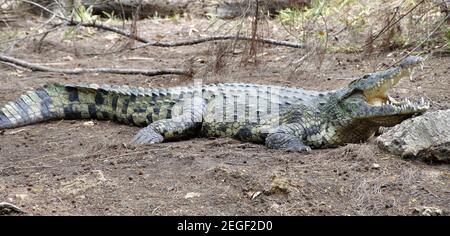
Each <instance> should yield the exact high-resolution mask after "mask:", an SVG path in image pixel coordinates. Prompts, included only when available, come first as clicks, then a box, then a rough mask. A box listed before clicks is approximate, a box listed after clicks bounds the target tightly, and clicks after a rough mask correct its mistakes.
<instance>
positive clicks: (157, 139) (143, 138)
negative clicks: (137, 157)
mask: <svg viewBox="0 0 450 236" xmlns="http://www.w3.org/2000/svg"><path fill="white" fill-rule="evenodd" d="M163 140H164V137H163V136H162V135H161V134H159V133H158V132H156V131H155V130H154V129H153V128H152V127H145V128H143V129H141V130H139V132H138V133H137V134H136V136H134V138H133V140H131V144H133V145H143V144H154V143H161V142H162V141H163Z"/></svg>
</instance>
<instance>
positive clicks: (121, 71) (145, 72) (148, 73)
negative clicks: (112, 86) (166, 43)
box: [0, 54, 193, 76]
mask: <svg viewBox="0 0 450 236" xmlns="http://www.w3.org/2000/svg"><path fill="white" fill-rule="evenodd" d="M0 61H3V62H8V63H12V64H14V65H18V66H21V67H24V68H28V69H30V70H32V71H43V72H55V73H63V74H84V73H111V74H127V75H129V74H141V75H145V76H156V75H168V74H173V75H185V76H192V74H193V72H192V71H186V70H182V69H160V70H141V69H126V68H74V69H59V68H51V67H46V66H42V65H39V64H35V63H30V62H27V61H23V60H20V59H17V58H13V57H9V56H5V55H1V54H0Z"/></svg>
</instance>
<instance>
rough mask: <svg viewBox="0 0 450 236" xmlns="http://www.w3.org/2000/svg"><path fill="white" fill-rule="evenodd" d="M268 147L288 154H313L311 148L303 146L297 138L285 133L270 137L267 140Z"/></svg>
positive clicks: (274, 134)
mask: <svg viewBox="0 0 450 236" xmlns="http://www.w3.org/2000/svg"><path fill="white" fill-rule="evenodd" d="M266 146H267V147H268V148H273V149H279V150H285V151H288V152H300V153H308V152H311V148H310V147H309V146H306V145H305V144H303V143H302V142H301V141H300V140H299V139H298V138H297V137H295V136H293V135H288V134H284V133H273V134H271V135H269V136H268V137H267V139H266Z"/></svg>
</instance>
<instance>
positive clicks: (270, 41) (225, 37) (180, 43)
mask: <svg viewBox="0 0 450 236" xmlns="http://www.w3.org/2000/svg"><path fill="white" fill-rule="evenodd" d="M219 40H248V41H251V40H256V41H257V42H262V43H266V44H272V45H277V46H285V47H291V48H304V45H303V44H299V43H294V42H289V41H283V40H277V39H269V38H255V39H253V37H246V36H236V35H222V36H212V37H206V38H200V39H193V40H183V41H178V42H160V41H151V42H148V43H145V44H143V45H139V46H136V47H134V48H131V49H132V50H135V49H138V48H143V47H147V46H155V47H179V46H189V45H194V44H200V43H205V42H210V41H219Z"/></svg>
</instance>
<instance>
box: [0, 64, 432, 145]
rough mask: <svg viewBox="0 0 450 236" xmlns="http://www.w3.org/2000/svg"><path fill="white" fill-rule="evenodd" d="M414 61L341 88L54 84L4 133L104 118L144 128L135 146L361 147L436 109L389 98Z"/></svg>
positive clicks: (23, 99) (32, 96)
mask: <svg viewBox="0 0 450 236" xmlns="http://www.w3.org/2000/svg"><path fill="white" fill-rule="evenodd" d="M422 63H423V59H422V58H421V57H419V56H409V57H407V58H405V59H404V60H402V61H401V62H400V63H399V64H398V65H397V66H395V67H391V68H389V69H386V70H384V71H378V72H374V73H368V74H365V75H363V76H362V77H359V78H357V79H355V80H353V81H351V82H350V83H349V84H348V85H347V86H345V87H342V88H340V89H336V90H327V91H308V90H304V89H301V88H292V87H283V86H273V85H260V84H240V83H227V84H200V83H194V85H192V86H184V87H183V86H180V87H170V88H142V87H129V86H125V85H97V84H85V83H78V84H59V83H51V84H46V85H44V86H42V87H40V88H38V89H35V90H32V91H28V92H26V93H24V94H23V95H21V96H20V97H18V98H17V99H16V100H14V101H11V102H9V103H7V104H4V106H3V107H2V108H1V109H0V129H10V128H16V127H19V126H24V125H29V124H34V123H37V122H42V121H47V120H55V119H99V120H112V121H116V122H119V123H123V124H128V125H135V126H140V127H143V128H142V129H140V130H139V131H138V133H137V134H136V135H135V137H134V138H133V139H132V140H131V143H132V144H133V145H142V144H153V143H161V142H163V141H164V142H165V141H173V140H181V139H188V138H192V137H232V138H235V139H238V140H242V141H245V142H255V143H261V144H265V145H266V146H267V147H268V148H271V149H281V150H286V151H294V152H309V151H311V149H312V148H330V147H337V146H341V145H345V144H347V143H359V142H364V141H367V140H368V139H369V138H371V137H372V136H373V135H374V134H375V133H376V132H377V131H378V130H379V128H380V127H389V126H394V125H396V124H398V123H401V122H402V121H403V120H405V119H408V118H410V117H413V116H415V115H420V114H422V113H424V112H426V111H427V109H428V108H429V104H428V102H426V101H425V100H424V99H423V98H422V99H420V100H419V101H414V102H412V101H410V100H408V99H405V100H402V101H396V100H395V99H393V98H392V97H391V96H389V95H388V91H389V90H390V89H391V88H393V87H394V86H395V85H396V84H397V83H398V82H399V81H400V79H401V78H402V77H405V76H411V73H412V71H413V69H414V68H415V67H416V66H418V65H421V64H422Z"/></svg>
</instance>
